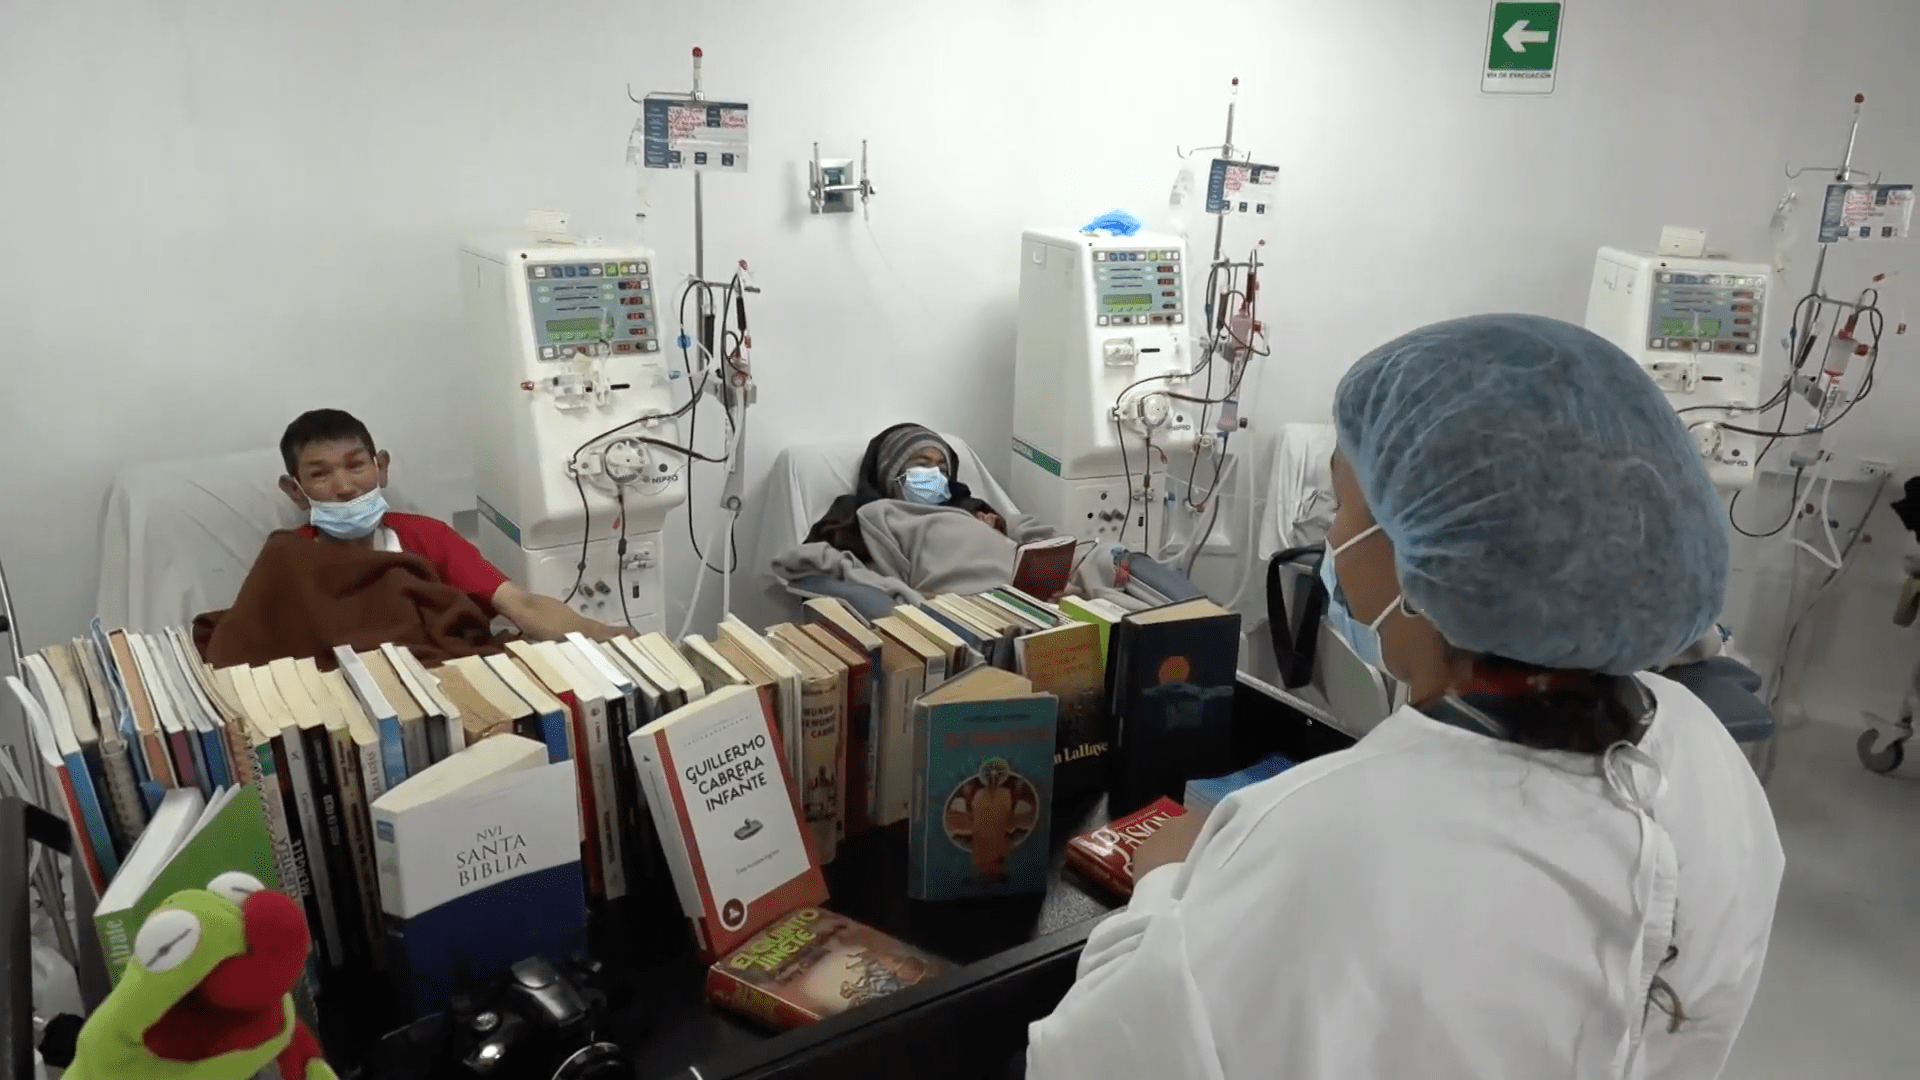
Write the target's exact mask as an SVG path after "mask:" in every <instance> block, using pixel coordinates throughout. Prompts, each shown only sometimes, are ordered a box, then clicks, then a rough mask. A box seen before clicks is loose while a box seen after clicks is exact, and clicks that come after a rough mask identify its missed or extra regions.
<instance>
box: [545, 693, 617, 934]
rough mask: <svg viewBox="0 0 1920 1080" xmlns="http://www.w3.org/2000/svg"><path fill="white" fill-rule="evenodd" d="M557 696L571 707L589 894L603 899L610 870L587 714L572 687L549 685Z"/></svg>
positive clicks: (572, 750) (570, 728)
mask: <svg viewBox="0 0 1920 1080" xmlns="http://www.w3.org/2000/svg"><path fill="white" fill-rule="evenodd" d="M547 689H548V690H549V691H550V692H553V696H554V697H556V698H559V699H560V704H562V705H564V706H566V708H567V733H568V741H569V742H571V743H572V744H573V745H571V746H569V747H567V756H568V757H569V758H571V759H572V760H573V768H574V776H575V778H576V779H577V780H578V784H577V785H576V786H578V787H579V789H580V799H579V801H580V861H581V863H582V868H583V869H584V870H585V871H586V875H587V893H588V895H590V896H592V897H593V898H594V899H596V900H599V899H603V898H605V896H606V895H607V879H606V872H605V871H604V870H602V869H601V868H600V830H599V829H597V828H595V827H594V823H595V822H597V821H599V820H600V818H599V816H598V814H599V808H598V807H596V806H595V805H594V802H593V772H592V765H591V764H590V763H589V762H588V761H587V746H588V742H587V714H586V712H585V710H583V709H581V708H580V699H579V698H577V697H575V696H574V695H573V691H571V690H557V689H556V688H555V687H552V686H549V687H547Z"/></svg>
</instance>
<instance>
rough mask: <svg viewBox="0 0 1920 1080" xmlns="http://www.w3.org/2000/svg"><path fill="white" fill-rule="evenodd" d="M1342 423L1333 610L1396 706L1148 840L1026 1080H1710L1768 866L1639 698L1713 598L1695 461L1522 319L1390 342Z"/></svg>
mask: <svg viewBox="0 0 1920 1080" xmlns="http://www.w3.org/2000/svg"><path fill="white" fill-rule="evenodd" d="M1334 412H1335V421H1336V427H1337V429H1338V432H1339V437H1340V450H1339V453H1338V455H1337V456H1336V458H1335V462H1334V477H1335V484H1336V487H1337V489H1338V494H1339V498H1340V507H1339V511H1338V514H1337V516H1336V519H1335V522H1334V524H1333V527H1332V530H1331V531H1330V532H1329V534H1328V537H1327V540H1328V546H1329V549H1330V550H1332V551H1333V552H1334V555H1333V556H1331V557H1330V558H1329V560H1328V564H1327V565H1326V566H1325V567H1324V568H1323V573H1322V576H1323V578H1325V579H1326V580H1328V581H1329V583H1330V585H1331V586H1332V588H1331V590H1330V591H1331V593H1332V596H1333V600H1332V603H1331V605H1330V610H1329V613H1328V617H1329V618H1330V619H1331V620H1333V625H1334V627H1335V628H1336V629H1338V630H1340V631H1341V632H1342V633H1343V635H1344V636H1345V637H1346V638H1347V640H1348V641H1349V642H1350V643H1351V644H1352V645H1353V646H1354V647H1355V650H1356V652H1358V653H1359V654H1360V655H1361V656H1362V658H1363V659H1369V660H1370V661H1371V662H1374V663H1378V664H1382V665H1383V666H1384V667H1385V668H1386V669H1387V670H1389V671H1391V672H1392V673H1393V674H1394V675H1395V676H1396V677H1398V678H1399V679H1401V680H1402V681H1403V682H1405V683H1407V684H1408V686H1409V689H1410V697H1411V700H1412V702H1413V705H1412V706H1411V707H1409V708H1404V709H1401V710H1400V711H1399V712H1397V713H1395V714H1394V715H1393V716H1391V717H1389V718H1388V719H1387V720H1386V721H1385V722H1384V723H1382V724H1381V725H1380V726H1379V727H1378V728H1376V729H1375V730H1374V731H1373V732H1371V733H1370V734H1369V735H1368V736H1367V737H1366V738H1365V739H1363V740H1361V741H1360V743H1359V744H1358V745H1357V746H1355V747H1353V748H1352V749H1350V750H1346V751H1344V752H1341V753H1338V754H1331V755H1328V756H1326V757H1322V758H1319V759H1316V760H1314V761H1310V762H1307V763H1305V764H1302V765H1300V766H1298V767H1296V768H1294V769H1292V770H1291V771H1289V772H1287V773H1285V774H1284V775H1282V776H1279V777H1276V778H1275V779H1273V780H1270V781H1267V782H1266V783H1263V784H1258V785H1255V786H1254V787H1251V788H1248V789H1246V790H1244V791H1241V792H1239V793H1237V794H1236V795H1234V796H1232V797H1231V798H1229V799H1227V800H1226V801H1225V802H1223V803H1222V804H1221V805H1220V806H1219V807H1218V808H1217V809H1215V810H1214V811H1213V813H1212V814H1211V815H1210V816H1208V818H1207V819H1206V821H1205V824H1204V825H1203V826H1199V827H1197V828H1196V829H1190V830H1186V831H1185V832H1184V834H1176V833H1163V834H1161V837H1162V839H1160V840H1159V842H1157V843H1154V844H1152V845H1151V846H1149V847H1144V848H1143V849H1142V850H1141V851H1140V852H1139V854H1138V855H1137V856H1136V866H1135V873H1136V875H1137V876H1138V884H1137V886H1136V891H1135V893H1134V897H1133V901H1132V903H1131V904H1129V905H1128V907H1127V908H1126V909H1125V910H1124V911H1121V912H1118V913H1116V914H1115V915H1113V916H1112V917H1110V918H1109V919H1108V920H1107V921H1106V922H1104V923H1102V924H1101V925H1100V926H1099V927H1098V928H1097V929H1096V930H1095V931H1094V933H1093V935H1092V936H1091V937H1090V938H1089V940H1088V942H1087V947H1086V951H1085V952H1084V954H1083V955H1082V957H1081V960H1080V968H1079V977H1078V981H1077V982H1076V983H1075V984H1074V986H1073V988H1072V989H1071V990H1070V991H1069V992H1068V994H1067V996H1066V998H1065V999H1064V1000H1063V1001H1061V1003H1060V1005H1059V1007H1058V1008H1057V1009H1056V1010H1055V1012H1054V1013H1053V1015H1052V1016H1050V1017H1048V1018H1047V1019H1045V1020H1042V1021H1040V1022H1038V1023H1036V1024H1034V1025H1033V1026H1032V1028H1031V1030H1030V1033H1029V1049H1028V1056H1027V1075H1028V1076H1029V1078H1031V1080H1066V1078H1083V1077H1084V1078H1095V1077H1098V1078H1120V1077H1142V1078H1146V1077H1151V1078H1154V1080H1166V1078H1173V1077H1192V1078H1205V1080H1214V1078H1233V1080H1239V1078H1252V1077H1260V1078H1278V1080H1388V1078H1402V1077H1404V1078H1409V1080H1413V1078H1418V1080H1455V1078H1458V1080H1467V1078H1473V1080H1545V1078H1548V1077H1555V1078H1559V1077H1574V1078H1586V1077H1625V1078H1639V1077H1650V1078H1660V1080H1667V1078H1681V1077H1685V1078H1711V1077H1714V1076H1717V1075H1719V1073H1720V1071H1721V1069H1722V1067H1723V1066H1724V1064H1725V1062H1726V1059H1727V1053H1728V1050H1729V1048H1730V1047H1731V1045H1732V1043H1733V1040H1734V1036H1735V1035H1736V1034H1737V1033H1738V1032H1739V1030H1740V1025H1741V1023H1742V1021H1743V1020H1744V1019H1745V1017H1746V1014H1747V1010H1748V1008H1749V1007H1750V1005H1751V1004H1752V1001H1753V994H1754V988H1755V986H1756V984H1757V983H1758V981H1759V978H1760V969H1761V965H1762V962H1763V961H1764V959H1765V957H1766V951H1767V938H1768V932H1769V928H1770V926H1771V924H1772V921H1773V909H1774V900H1775V896H1776V894H1777V892H1778V890H1779V884H1780V872H1781V866H1782V860H1781V853H1780V844H1779V839H1778V837H1777V835H1776V834H1775V831H1774V826H1773V819H1772V816H1771V813H1770V812H1769V810H1768V807H1767V800H1766V796H1765V794H1764V793H1763V792H1762V791H1761V788H1760V786H1759V784H1758V783H1757V782H1756V781H1755V779H1754V776H1753V772H1752V770H1751V769H1750V768H1749V767H1748V765H1747V762H1746V760H1745V759H1744V758H1743V757H1742V755H1741V754H1740V752H1739V750H1738V749H1737V748H1736V747H1735V745H1734V743H1733V741H1732V740H1731V739H1730V738H1729V737H1728V736H1727V733H1726V730H1725V729H1724V728H1723V727H1722V726H1721V725H1720V723H1719V722H1718V721H1717V720H1716V719H1715V718H1714V716H1713V714H1712V713H1710V712H1709V711H1708V710H1707V709H1706V707H1705V706H1703V705H1702V704H1701V703H1700V702H1699V700H1697V699H1696V698H1694V697H1693V695H1692V694H1690V693H1689V692H1688V691H1687V690H1685V689H1684V688H1682V687H1680V686H1679V685H1677V684H1675V683H1672V682H1669V681H1667V680H1665V679H1662V678H1660V677H1658V676H1655V675H1649V674H1643V672H1644V671H1645V669H1646V668H1648V667H1650V666H1652V665H1653V664H1655V663H1657V662H1659V661H1661V660H1663V659H1665V658H1667V657H1668V656H1671V655H1672V654H1674V653H1675V652H1677V651H1678V650H1679V649H1680V648H1681V647H1683V646H1684V645H1686V644H1687V643H1688V642H1690V641H1692V640H1693V639H1694V638H1695V637H1696V636H1698V635H1699V634H1700V633H1701V632H1702V631H1703V630H1704V629H1705V628H1706V627H1707V626H1708V625H1709V624H1710V622H1711V621H1712V619H1713V618H1714V617H1715V615H1716V614H1717V612H1718V611H1719V609H1720V604H1721V600H1722V594H1723V592H1724V590H1725V585H1726V571H1727V540H1726V534H1725V530H1724V525H1723V522H1722V515H1721V510H1720V504H1719V500H1718V499H1717V498H1716V497H1715V495H1714V492H1713V489H1712V487H1711V485H1710V484H1709V482H1708V480H1707V477H1706V473H1705V471H1704V470H1703V469H1702V467H1701V465H1700V461H1699V458H1698V456H1697V454H1696V453H1695V450H1694V448H1693V445H1692V442H1691V440H1690V439H1689V438H1688V436H1687V433H1686V432H1685V430H1684V429H1683V428H1682V426H1681V424H1680V422H1679V421H1678V419H1677V418H1676V417H1675V415H1674V413H1673V411H1672V410H1671V408H1670V407H1669V406H1668V405H1667V404H1666V402H1665V400H1664V399H1663V398H1662V397H1661V395H1660V393H1659V391H1658V390H1657V389H1656V388H1655V387H1654V386H1653V384H1652V383H1651V382H1650V381H1649V380H1648V379H1647V378H1646V376H1645V375H1644V374H1642V373H1641V372H1640V370H1639V369H1638V368H1637V367H1636V366H1635V365H1634V363H1633V362H1632V361H1631V360H1630V359H1629V358H1628V357H1626V356H1625V355H1624V354H1622V353H1621V352H1620V351H1619V350H1617V349H1615V348H1614V347H1613V346H1611V345H1609V344H1607V343H1606V342H1605V341H1603V340H1601V339H1600V338H1598V337H1596V336H1594V335H1593V334H1590V333H1588V332H1586V331H1585V330H1582V329H1580V328H1578V327H1574V326H1570V325H1567V324H1565V323H1560V322H1556V321H1553V320H1549V319H1542V318H1535V317H1531V316H1511V315H1507V316H1479V317H1475V318H1469V319H1460V320H1456V321H1453V322H1448V323H1441V324H1438V325H1435V326H1430V327H1427V328H1425V329H1423V330H1419V331H1416V332H1414V333H1412V334H1409V335H1407V336H1406V337H1403V338H1401V339H1399V340H1398V341H1395V342H1392V343H1390V344H1388V345H1386V346H1383V347H1382V348H1380V349H1378V350H1376V351H1374V352H1373V353H1371V354H1369V355H1368V356H1366V357H1365V358H1363V359H1362V360H1361V361H1360V362H1359V363H1358V364H1356V365H1355V366H1354V368H1353V369H1352V370H1351V371H1350V372H1348V374H1347V375H1346V377H1345V378H1344V379H1342V380H1341V383H1340V388H1339V391H1338V393H1337V395H1336V402H1335V408H1334ZM1196 833H1197V835H1196Z"/></svg>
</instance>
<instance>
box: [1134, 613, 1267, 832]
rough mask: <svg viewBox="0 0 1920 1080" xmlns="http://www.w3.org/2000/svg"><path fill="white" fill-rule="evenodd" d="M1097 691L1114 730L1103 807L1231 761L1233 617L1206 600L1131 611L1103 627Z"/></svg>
mask: <svg viewBox="0 0 1920 1080" xmlns="http://www.w3.org/2000/svg"><path fill="white" fill-rule="evenodd" d="M1109 649H1110V651H1111V653H1112V655H1111V656H1110V657H1109V659H1108V662H1107V699H1108V700H1109V701H1110V702H1112V703H1113V710H1114V714H1115V717H1116V725H1115V726H1116V729H1117V732H1118V734H1117V739H1116V742H1117V744H1116V746H1115V749H1114V751H1113V753H1114V758H1115V760H1114V763H1113V765H1112V767H1111V768H1110V769H1109V770H1108V775H1109V778H1110V786H1109V788H1108V801H1107V808H1108V811H1109V812H1110V813H1115V814H1127V813H1132V812H1133V811H1135V810H1138V809H1139V808H1141V807H1143V806H1145V805H1147V804H1148V803H1150V802H1152V801H1153V800H1154V799H1155V798H1156V797H1157V796H1161V795H1165V796H1167V797H1168V798H1170V799H1177V798H1179V797H1181V795H1182V794H1184V793H1185V791H1186V786H1187V781H1188V780H1192V779H1195V778H1197V777H1203V776H1218V775H1220V774H1221V773H1224V772H1227V771H1228V770H1230V769H1232V768H1233V688H1234V683H1235V676H1234V667H1235V664H1236V662H1237V659H1238V657H1239V654H1240V616H1239V615H1238V614H1236V613H1234V612H1231V611H1227V610H1225V609H1224V608H1221V607H1220V606H1219V605H1218V604H1215V603H1214V602H1213V601H1211V600H1206V599H1200V600H1187V601H1183V602H1181V603H1177V604H1169V605H1167V606H1165V607H1158V608H1152V609H1150V610H1147V611H1136V612H1133V613H1132V614H1130V615H1128V616H1127V617H1126V618H1125V619H1123V620H1121V622H1120V623H1119V625H1117V626H1115V627H1114V629H1113V634H1112V636H1111V638H1110V644H1109Z"/></svg>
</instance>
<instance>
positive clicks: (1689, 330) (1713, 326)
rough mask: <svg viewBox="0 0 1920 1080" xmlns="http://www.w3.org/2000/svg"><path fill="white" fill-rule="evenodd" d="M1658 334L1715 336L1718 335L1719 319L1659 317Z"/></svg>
mask: <svg viewBox="0 0 1920 1080" xmlns="http://www.w3.org/2000/svg"><path fill="white" fill-rule="evenodd" d="M1659 334H1660V336H1661V337H1692V338H1716V337H1719V336H1720V320H1719V319H1661V320H1660V330H1659Z"/></svg>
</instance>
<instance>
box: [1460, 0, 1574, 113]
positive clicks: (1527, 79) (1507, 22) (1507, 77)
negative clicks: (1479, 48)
mask: <svg viewBox="0 0 1920 1080" xmlns="http://www.w3.org/2000/svg"><path fill="white" fill-rule="evenodd" d="M1565 13H1566V5H1565V4H1563V3H1508V2H1506V0H1494V4H1493V15H1492V16H1491V17H1490V18H1489V19H1488V20H1487V51H1486V61H1487V64H1486V68H1485V70H1484V71H1483V72H1482V74H1481V78H1480V89H1481V90H1482V91H1483V92H1485V93H1489V94H1551V93H1553V76H1554V69H1555V67H1556V66H1557V65H1558V64H1559V62H1560V29H1561V26H1562V23H1563V20H1562V16H1563V15H1564V14H1565Z"/></svg>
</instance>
